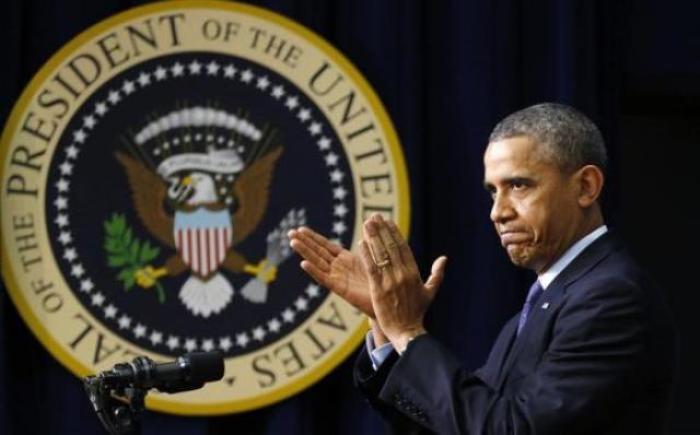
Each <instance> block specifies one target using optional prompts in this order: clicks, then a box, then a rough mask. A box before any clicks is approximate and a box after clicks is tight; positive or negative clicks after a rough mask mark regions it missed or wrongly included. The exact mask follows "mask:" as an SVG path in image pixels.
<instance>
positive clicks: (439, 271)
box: [425, 255, 447, 296]
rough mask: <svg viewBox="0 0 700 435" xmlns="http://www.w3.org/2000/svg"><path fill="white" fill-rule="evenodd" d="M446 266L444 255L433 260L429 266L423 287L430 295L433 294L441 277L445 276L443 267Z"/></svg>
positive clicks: (440, 282) (440, 281)
mask: <svg viewBox="0 0 700 435" xmlns="http://www.w3.org/2000/svg"><path fill="white" fill-rule="evenodd" d="M446 266H447V257H445V256H444V255H443V256H441V257H438V258H437V259H436V260H435V261H433V266H432V267H431V268H430V276H429V277H428V280H427V281H426V282H425V288H426V290H428V292H430V294H431V296H435V293H437V291H438V288H439V287H440V284H442V279H443V278H444V277H445V267H446Z"/></svg>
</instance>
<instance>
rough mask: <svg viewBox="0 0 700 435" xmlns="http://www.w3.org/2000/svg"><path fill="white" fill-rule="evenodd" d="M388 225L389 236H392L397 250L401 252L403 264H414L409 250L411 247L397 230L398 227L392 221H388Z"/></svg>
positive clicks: (414, 260)
mask: <svg viewBox="0 0 700 435" xmlns="http://www.w3.org/2000/svg"><path fill="white" fill-rule="evenodd" d="M388 226H389V231H390V232H391V236H392V237H393V239H394V241H395V242H396V246H397V248H398V250H399V251H400V252H401V259H402V260H403V261H404V264H406V265H408V264H413V265H415V264H416V259H415V258H414V257H413V251H411V247H410V246H408V242H407V241H406V239H405V238H404V237H403V235H402V234H401V231H399V227H398V226H396V224H395V223H394V221H388ZM417 267H418V266H416V268H417Z"/></svg>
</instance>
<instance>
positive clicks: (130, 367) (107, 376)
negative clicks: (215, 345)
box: [96, 351, 224, 393]
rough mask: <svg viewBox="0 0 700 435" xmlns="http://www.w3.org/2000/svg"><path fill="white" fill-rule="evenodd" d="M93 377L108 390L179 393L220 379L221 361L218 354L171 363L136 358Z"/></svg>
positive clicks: (197, 355)
mask: <svg viewBox="0 0 700 435" xmlns="http://www.w3.org/2000/svg"><path fill="white" fill-rule="evenodd" d="M96 377H97V378H98V379H99V380H100V381H102V383H103V384H104V385H105V386H106V387H108V388H125V387H131V388H136V389H141V390H149V389H151V388H155V389H157V390H158V391H161V392H163V393H179V392H182V391H190V390H196V389H198V388H202V387H203V386H204V384H205V383H206V382H211V381H218V380H219V379H221V378H223V377H224V357H223V355H222V354H221V352H219V351H212V352H193V353H187V354H184V355H182V356H180V357H179V358H178V359H176V360H175V361H172V362H166V363H155V362H153V360H151V359H150V358H147V357H145V356H139V357H136V358H134V360H133V361H132V362H130V363H120V364H116V365H115V366H114V367H113V368H112V369H111V370H107V371H104V372H101V373H99V374H98V375H97V376H96Z"/></svg>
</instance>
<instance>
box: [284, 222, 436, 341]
mask: <svg viewBox="0 0 700 435" xmlns="http://www.w3.org/2000/svg"><path fill="white" fill-rule="evenodd" d="M288 236H289V238H290V244H291V246H292V248H293V249H294V250H295V251H296V252H298V253H299V254H300V255H301V256H302V257H303V259H304V260H303V261H302V262H301V267H302V269H304V271H306V272H307V273H308V274H309V275H310V276H311V277H312V278H313V279H315V280H316V281H317V282H318V283H319V284H321V285H322V286H324V287H326V288H328V289H329V290H331V291H332V292H334V293H336V294H337V295H338V296H340V297H342V298H343V299H345V300H346V301H347V302H348V303H350V304H352V305H354V306H355V307H357V308H358V309H359V310H361V311H362V312H364V313H365V314H367V315H368V316H369V317H370V318H371V319H373V322H372V324H373V329H374V330H375V339H376V337H377V336H378V335H379V334H383V335H385V336H386V337H387V338H388V339H389V340H391V342H392V344H393V346H394V348H395V349H396V350H397V351H398V352H399V353H401V352H403V351H404V350H405V349H406V345H407V344H408V342H409V341H410V340H411V339H412V338H413V337H415V336H417V335H420V334H422V333H423V332H425V329H424V327H423V318H424V316H425V312H426V311H427V309H428V307H429V306H430V303H431V302H432V301H433V299H434V297H435V294H436V292H437V290H438V288H439V286H440V284H441V283H442V280H443V277H444V274H445V265H446V263H447V257H444V256H443V257H439V258H438V259H436V260H435V261H434V262H433V266H432V269H431V275H430V277H429V278H428V279H427V281H425V283H424V282H423V281H422V279H421V277H420V272H419V270H418V266H417V265H416V261H415V259H414V257H413V253H412V252H411V248H410V247H409V246H408V243H407V242H406V240H405V239H404V238H403V236H402V235H401V233H400V232H399V230H398V228H397V227H396V224H395V223H394V222H392V221H386V220H384V219H382V217H381V216H380V215H374V216H372V217H371V218H370V219H368V220H367V221H365V222H364V225H363V240H362V241H360V254H359V255H356V254H353V253H352V252H350V251H348V250H347V249H343V248H342V247H340V246H338V245H336V244H335V243H332V242H331V241H329V240H328V239H326V238H325V237H323V236H322V235H320V234H318V233H316V232H314V231H313V230H311V229H309V228H306V227H302V228H299V229H297V230H292V231H290V232H289V233H288Z"/></svg>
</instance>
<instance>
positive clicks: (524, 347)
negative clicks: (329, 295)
mask: <svg viewBox="0 0 700 435" xmlns="http://www.w3.org/2000/svg"><path fill="white" fill-rule="evenodd" d="M517 323H518V316H515V317H514V318H513V319H511V320H510V321H509V322H508V323H507V324H506V325H505V327H504V328H503V330H502V331H501V333H500V335H499V336H498V338H497V340H496V343H495V344H494V346H493V349H492V350H491V353H490V355H489V357H488V360H487V362H486V364H485V365H484V366H483V367H482V368H480V369H479V370H477V371H476V372H474V373H468V372H467V371H465V370H464V369H463V368H462V367H461V366H460V363H459V361H457V360H456V359H455V358H454V357H453V356H452V355H451V354H450V352H449V351H447V350H446V349H445V348H443V347H442V346H441V345H440V344H439V343H438V342H437V341H436V340H435V339H434V338H432V337H430V336H429V335H423V336H420V337H418V338H416V339H415V340H413V341H412V342H411V343H410V344H409V346H408V348H407V349H406V352H404V354H403V355H401V356H400V357H399V356H398V355H396V354H393V355H392V356H390V357H389V358H388V359H387V360H386V361H385V362H384V364H382V366H381V367H380V368H379V370H378V371H377V372H375V371H374V370H373V369H372V367H371V363H370V361H369V358H368V355H367V354H366V351H363V352H362V353H361V354H360V356H359V358H358V361H357V364H356V367H355V381H356V384H357V385H358V387H359V388H360V390H361V391H362V392H363V393H364V394H365V395H366V396H367V397H368V399H369V400H370V403H371V404H372V405H373V406H374V407H375V408H376V409H377V410H379V411H380V412H381V413H382V414H383V415H384V416H385V417H386V418H387V419H388V420H389V421H390V422H391V423H392V425H393V426H394V428H397V432H399V433H422V432H427V433H430V432H435V433H439V434H587V435H591V434H635V435H636V434H659V433H663V432H664V426H665V423H666V417H667V414H668V408H669V401H670V391H671V385H672V379H673V374H674V365H675V338H674V333H673V327H672V322H671V316H670V314H669V311H668V309H667V306H666V304H665V302H664V298H663V297H662V295H661V292H660V291H659V289H658V288H657V287H656V286H654V285H653V284H652V283H651V282H650V280H649V279H648V278H647V276H646V275H645V274H644V273H643V272H642V271H641V270H640V269H639V267H638V266H637V265H636V264H635V262H634V261H633V260H632V259H631V258H630V256H629V255H628V254H627V252H626V251H625V250H624V249H623V247H622V245H621V244H620V242H619V241H618V240H617V238H616V237H615V236H614V235H611V234H610V233H607V234H605V235H603V236H602V237H600V238H599V239H597V240H596V241H595V242H593V243H592V244H591V245H589V246H588V247H587V248H586V249H585V250H584V251H583V252H582V253H581V254H580V255H579V256H578V257H576V258H575V259H574V261H573V262H571V264H569V265H568V266H567V267H566V268H565V269H564V270H563V271H562V272H561V274H560V275H559V276H557V278H556V279H555V280H554V281H553V282H552V283H551V284H550V285H549V287H548V288H547V290H546V291H545V292H544V293H543V294H542V296H541V297H540V298H539V300H538V301H537V302H536V304H534V306H533V309H532V311H531V313H530V315H529V317H528V321H527V323H526V324H525V327H524V328H523V330H522V331H521V333H520V335H519V336H518V337H516V336H515V330H516V327H517Z"/></svg>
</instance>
